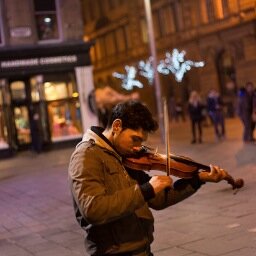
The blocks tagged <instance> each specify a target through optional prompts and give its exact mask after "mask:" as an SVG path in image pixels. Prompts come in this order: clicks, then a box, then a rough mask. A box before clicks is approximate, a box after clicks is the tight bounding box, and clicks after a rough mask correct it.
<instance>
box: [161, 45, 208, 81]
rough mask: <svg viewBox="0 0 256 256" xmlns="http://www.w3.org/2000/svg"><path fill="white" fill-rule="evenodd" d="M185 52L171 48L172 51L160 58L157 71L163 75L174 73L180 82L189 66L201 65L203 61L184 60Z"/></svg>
mask: <svg viewBox="0 0 256 256" xmlns="http://www.w3.org/2000/svg"><path fill="white" fill-rule="evenodd" d="M185 54H186V52H185V51H181V52H179V51H178V50H177V49H173V51H172V53H169V52H166V54H165V59H164V60H161V61H160V63H159V64H158V66H157V71H158V72H159V73H161V74H163V75H168V74H170V73H172V74H174V76H175V79H176V81H177V82H181V81H182V79H183V77H184V74H185V73H186V72H187V71H188V70H190V69H191V67H203V66H204V62H203V61H198V62H195V61H192V60H185V59H184V57H185Z"/></svg>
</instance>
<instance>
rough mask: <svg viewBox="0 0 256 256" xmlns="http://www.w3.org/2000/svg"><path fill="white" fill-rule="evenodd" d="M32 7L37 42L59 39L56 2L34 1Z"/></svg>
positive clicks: (47, 0) (51, 0)
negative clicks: (33, 9) (33, 8)
mask: <svg viewBox="0 0 256 256" xmlns="http://www.w3.org/2000/svg"><path fill="white" fill-rule="evenodd" d="M34 7H35V20H36V26H37V34H38V38H39V41H45V40H56V39H59V31H58V22H57V12H56V2H55V1H53V0H34Z"/></svg>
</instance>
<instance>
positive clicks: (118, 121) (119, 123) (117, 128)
mask: <svg viewBox="0 0 256 256" xmlns="http://www.w3.org/2000/svg"><path fill="white" fill-rule="evenodd" d="M112 128H113V132H118V131H121V130H122V120H121V119H115V120H114V122H113V125H112Z"/></svg>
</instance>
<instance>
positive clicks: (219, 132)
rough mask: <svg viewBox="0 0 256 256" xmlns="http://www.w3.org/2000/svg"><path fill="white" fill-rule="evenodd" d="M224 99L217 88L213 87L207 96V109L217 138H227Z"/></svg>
mask: <svg viewBox="0 0 256 256" xmlns="http://www.w3.org/2000/svg"><path fill="white" fill-rule="evenodd" d="M223 106H224V104H223V101H222V98H221V96H220V94H219V93H218V91H217V90H216V89H211V90H210V91H209V93H208V96H207V111H208V114H209V117H210V118H211V120H212V124H213V126H214V132H215V137H216V140H221V139H225V137H226V131H225V117H224V111H223Z"/></svg>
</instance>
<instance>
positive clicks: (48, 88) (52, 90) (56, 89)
mask: <svg viewBox="0 0 256 256" xmlns="http://www.w3.org/2000/svg"><path fill="white" fill-rule="evenodd" d="M44 93H45V99H46V100H47V101H49V100H59V99H65V98H67V97H68V87H67V84H66V83H65V82H57V83H55V82H45V83H44Z"/></svg>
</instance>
